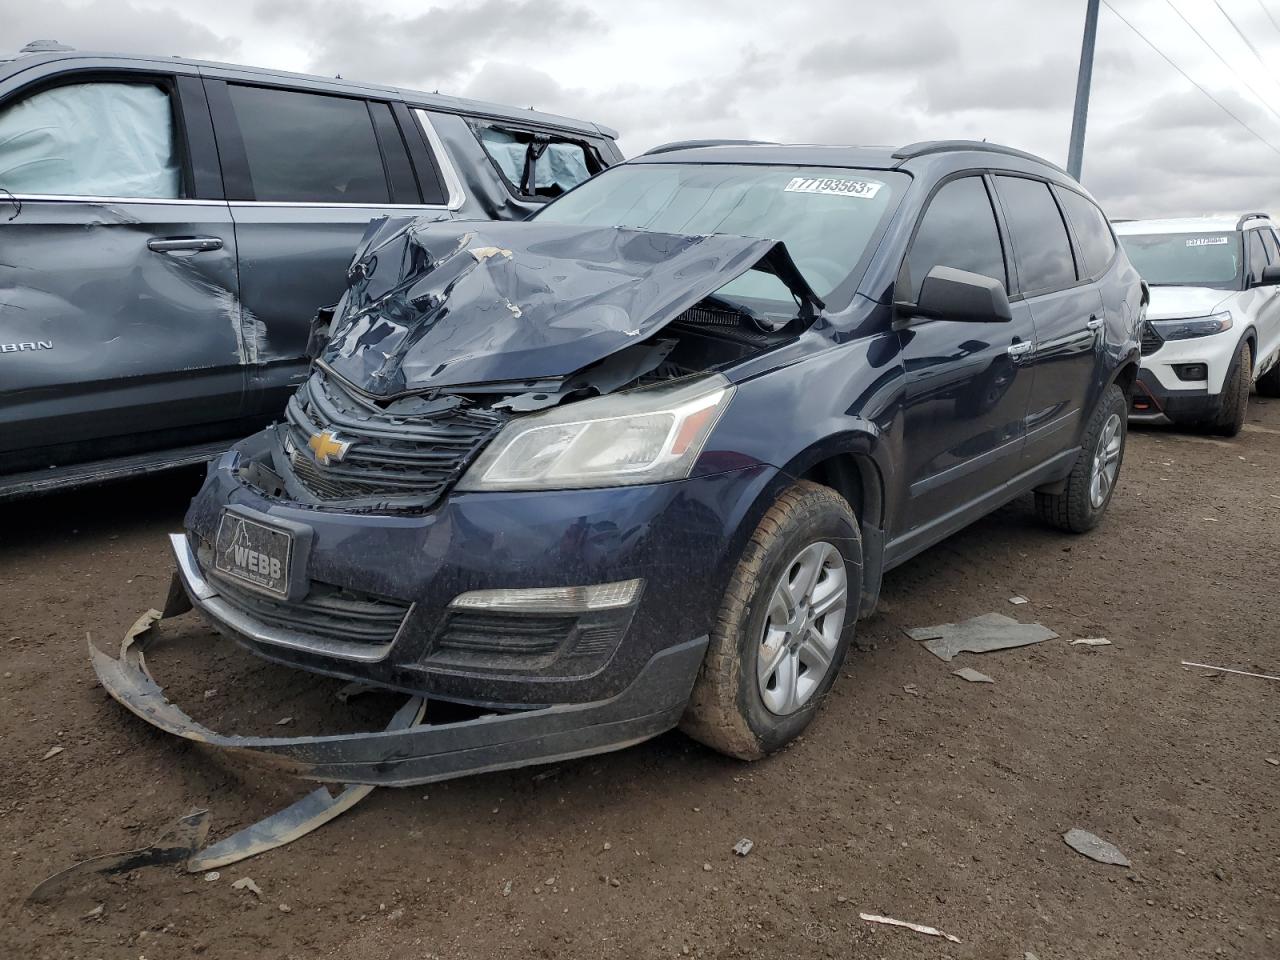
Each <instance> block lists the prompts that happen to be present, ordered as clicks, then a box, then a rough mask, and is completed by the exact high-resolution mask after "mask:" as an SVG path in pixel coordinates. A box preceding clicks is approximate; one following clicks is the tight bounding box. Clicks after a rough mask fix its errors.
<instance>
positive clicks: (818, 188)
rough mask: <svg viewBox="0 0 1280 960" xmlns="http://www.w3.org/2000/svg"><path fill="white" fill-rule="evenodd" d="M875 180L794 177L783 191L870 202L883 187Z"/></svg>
mask: <svg viewBox="0 0 1280 960" xmlns="http://www.w3.org/2000/svg"><path fill="white" fill-rule="evenodd" d="M883 186H884V184H883V183H877V182H876V181H875V180H846V179H844V178H843V177H792V178H791V182H790V183H788V184H787V185H786V187H784V188H783V189H784V190H785V192H787V193H825V194H828V195H829V196H835V197H858V198H860V199H862V200H870V199H871V198H872V197H874V196H875V195H876V194H877V193H879V192H880V188H881V187H883Z"/></svg>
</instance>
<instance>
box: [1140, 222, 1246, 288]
mask: <svg viewBox="0 0 1280 960" xmlns="http://www.w3.org/2000/svg"><path fill="white" fill-rule="evenodd" d="M1120 242H1121V243H1122V244H1123V245H1124V252H1125V253H1126V254H1128V256H1129V262H1130V263H1132V264H1133V266H1134V269H1135V270H1137V271H1138V273H1140V274H1141V275H1142V279H1143V280H1145V281H1147V283H1149V284H1151V285H1152V286H1153V287H1215V288H1217V289H1219V290H1235V289H1238V288H1239V286H1240V274H1241V260H1242V254H1241V243H1240V234H1239V233H1237V232H1235V231H1232V230H1225V231H1223V232H1222V233H1145V234H1144V233H1137V234H1128V235H1122V236H1121V237H1120Z"/></svg>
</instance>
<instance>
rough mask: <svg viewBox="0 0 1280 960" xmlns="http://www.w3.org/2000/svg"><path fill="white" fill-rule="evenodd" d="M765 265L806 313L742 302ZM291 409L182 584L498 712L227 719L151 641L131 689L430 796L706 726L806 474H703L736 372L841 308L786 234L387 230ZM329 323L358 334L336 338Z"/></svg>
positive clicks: (311, 641)
mask: <svg viewBox="0 0 1280 960" xmlns="http://www.w3.org/2000/svg"><path fill="white" fill-rule="evenodd" d="M749 271H759V272H761V273H764V274H769V275H770V276H771V278H772V279H771V280H770V282H771V283H780V284H781V285H783V287H785V289H786V290H787V291H789V292H790V296H791V297H792V298H793V302H792V303H791V304H790V305H789V306H788V308H787V309H786V310H784V311H783V313H781V314H779V313H778V312H777V305H776V304H775V306H774V307H773V308H771V309H770V310H762V309H760V308H759V307H757V306H753V305H752V304H751V303H750V302H748V301H746V300H744V299H741V298H735V297H728V296H724V295H722V294H721V293H719V292H718V291H721V289H722V288H723V287H725V285H726V284H728V283H730V282H731V281H733V280H735V279H736V278H738V277H740V276H742V275H744V274H747V273H748V272H749ZM349 281H350V285H349V288H348V291H347V293H346V294H345V295H344V296H343V298H342V300H341V301H340V302H339V303H338V304H337V306H336V307H335V308H334V310H333V312H332V315H331V316H325V315H323V314H322V316H321V317H320V319H319V322H318V325H317V330H316V335H315V336H314V337H313V343H314V345H315V349H316V353H317V360H316V365H315V369H314V371H313V373H312V376H311V377H310V379H309V380H308V382H307V383H306V384H305V385H304V386H303V387H302V388H301V389H300V390H299V391H298V393H297V394H296V395H295V396H294V397H293V398H292V399H291V400H290V402H289V405H288V409H287V415H286V419H285V421H284V422H283V423H280V424H277V425H275V426H273V427H271V428H269V429H268V430H266V431H264V432H262V433H260V434H257V435H255V436H254V437H251V438H248V439H247V440H245V441H243V442H241V443H240V444H237V445H236V447H234V448H233V449H232V450H231V451H229V452H228V453H227V454H226V455H224V456H223V457H222V458H221V459H220V460H219V461H217V462H216V463H215V464H213V465H211V468H210V473H209V477H208V479H207V481H206V483H205V486H204V488H203V489H202V490H201V492H200V494H199V495H198V496H197V498H196V499H195V501H194V502H193V503H192V506H191V510H190V511H189V513H188V516H187V528H188V529H187V532H186V533H185V534H182V535H175V536H174V537H173V538H172V546H173V550H174V553H175V558H176V560H177V566H178V573H177V574H176V576H175V592H174V594H173V596H172V597H171V600H170V603H169V605H168V608H167V610H166V613H168V614H176V613H178V612H180V611H181V610H183V609H185V608H189V606H190V605H193V606H194V607H195V609H196V610H197V611H198V612H199V613H200V614H201V615H202V616H204V617H205V619H207V620H208V621H209V622H210V623H211V624H212V625H213V626H214V627H215V628H216V629H217V630H218V631H220V632H221V633H223V634H224V635H226V636H228V637H230V638H231V639H233V640H235V641H236V642H237V643H239V644H241V645H242V646H244V647H246V648H248V649H249V650H251V651H252V652H254V653H256V654H258V655H260V656H262V657H264V658H266V659H269V660H272V661H274V662H277V663H282V664H286V665H289V666H293V667H297V668H300V669H304V670H309V671H312V672H316V673H321V674H327V675H330V676H334V677H339V678H343V679H347V680H352V681H356V682H360V683H367V684H372V685H375V686H378V687H382V688H386V689H391V690H398V691H401V692H404V693H406V694H409V695H410V696H412V697H421V698H428V699H432V698H435V699H442V700H447V701H454V702H459V703H464V704H470V705H473V706H477V707H480V708H481V709H484V710H489V711H491V712H490V713H489V714H488V715H485V716H481V717H480V718H478V719H474V720H469V721H464V722H456V723H450V724H440V725H435V724H429V723H418V722H414V723H410V724H407V725H404V724H401V725H400V726H398V727H395V726H394V725H393V729H388V730H386V731H381V732H378V733H370V734H360V735H348V736H336V737H320V738H267V739H263V738H244V737H236V736H224V735H220V734H216V733H214V732H213V731H209V730H207V729H205V728H203V727H200V726H199V725H198V724H196V723H195V722H194V721H193V720H191V719H190V718H189V717H187V716H186V715H185V714H184V713H183V712H182V711H181V710H180V709H179V708H178V707H176V706H175V705H173V704H170V703H169V702H168V701H167V700H166V699H165V698H164V696H163V694H162V692H161V690H160V688H159V686H157V685H156V684H155V682H154V681H153V680H152V679H151V678H150V676H149V675H148V674H147V671H146V668H145V662H144V661H143V659H142V657H141V653H140V650H141V648H140V647H137V646H136V645H134V646H130V644H129V643H127V644H126V648H125V649H124V650H122V653H121V656H120V657H118V658H116V657H111V656H109V655H107V654H104V653H102V652H100V651H95V652H94V654H93V661H94V667H95V669H96V670H97V673H98V676H99V678H100V679H101V681H102V682H103V684H104V686H106V687H107V689H108V690H109V691H110V693H111V695H112V696H113V697H115V698H116V699H117V700H119V701H120V702H121V703H123V704H124V705H125V706H127V707H128V708H129V709H130V710H132V711H133V712H134V713H135V714H137V715H138V716H140V717H142V718H143V719H145V720H147V721H148V722H150V723H152V724H153V725H155V726H157V727H160V728H161V729H164V730H166V731H168V732H170V733H173V734H175V735H178V736H181V737H184V738H186V739H190V740H196V741H198V742H200V743H203V744H205V745H207V746H211V747H217V748H220V749H223V750H227V751H230V752H232V753H235V754H240V755H243V756H246V757H251V758H253V759H257V760H264V759H265V760H266V761H267V762H269V763H271V764H272V765H273V766H276V767H278V768H281V769H284V770H287V771H289V772H291V773H294V774H295V775H297V776H300V777H303V778H306V779H312V780H319V781H325V782H334V783H346V784H383V785H404V784H411V783H425V782H429V781H432V780H439V779H445V778H448V777H454V776H462V775H465V774H468V773H474V772H479V771H484V770H495V769H503V768H508V767H514V766H522V765H526V764H535V763H545V762H550V761H554V760H559V759H563V758H566V757H573V756H581V755H584V754H589V753H595V752H600V751H604V750H611V749H617V748H619V747H622V746H625V745H628V744H631V743H635V742H638V741H640V740H643V739H646V738H648V737H652V736H654V735H656V734H659V733H662V732H663V731H665V730H669V729H671V728H672V727H674V726H675V725H676V724H677V723H678V722H679V720H680V717H681V715H682V713H683V710H684V707H685V705H686V702H687V700H688V697H689V694H690V690H691V688H692V685H693V681H694V678H695V676H696V674H697V671H698V668H699V665H700V664H701V661H702V657H703V653H704V651H705V648H706V643H707V635H708V634H709V632H710V629H711V627H712V623H711V617H712V616H713V614H714V610H713V609H711V607H712V606H713V605H710V604H708V602H707V598H708V597H712V596H716V595H718V593H719V592H720V591H721V590H722V587H723V578H724V576H725V571H726V570H727V569H728V565H729V563H730V561H731V560H732V559H733V558H734V557H735V556H736V553H737V550H738V549H740V546H739V545H738V544H737V543H736V541H735V537H736V536H737V534H736V530H737V528H738V526H739V525H740V522H739V521H740V517H741V516H742V515H743V514H744V513H745V512H746V511H748V510H749V509H751V505H752V504H754V503H756V501H757V500H758V499H759V496H760V493H761V491H762V490H763V489H764V488H766V487H767V486H768V485H769V484H770V483H771V482H773V478H774V476H775V475H776V470H775V469H774V468H772V467H770V466H769V465H767V464H763V463H759V462H754V461H749V460H744V458H741V457H734V456H730V455H727V454H726V455H725V456H723V457H721V458H720V459H719V460H717V461H716V462H715V463H714V464H712V465H710V466H706V467H704V468H703V469H702V470H696V469H695V466H696V464H697V463H698V462H699V458H700V457H701V455H702V453H703V452H704V447H705V444H706V442H707V440H708V437H709V435H710V433H711V431H712V430H713V428H714V427H715V425H716V423H717V421H718V419H719V418H720V416H721V415H722V414H723V412H724V410H725V409H726V407H727V406H728V404H729V403H730V401H731V399H732V397H733V394H734V389H735V388H734V385H733V383H732V382H731V379H730V378H729V377H726V376H725V375H724V373H723V371H725V370H727V369H728V368H730V367H732V366H733V365H734V364H735V363H738V362H740V361H742V360H744V359H746V358H749V357H753V356H756V355H758V354H760V353H762V352H763V351H767V350H771V349H773V348H775V347H778V346H781V345H782V344H785V343H788V342H792V341H794V340H795V339H796V337H797V336H798V335H799V334H801V333H802V332H803V331H804V330H805V329H806V328H807V326H808V325H809V324H811V323H812V322H813V321H814V320H815V319H816V318H817V317H818V316H819V312H820V311H821V310H822V309H823V304H822V302H821V300H819V299H818V297H817V296H816V295H815V294H814V293H813V291H812V290H811V289H810V288H809V286H808V285H807V284H806V283H805V281H804V279H803V278H802V277H801V276H800V274H799V272H798V271H797V270H796V267H795V265H794V263H793V262H792V261H791V258H790V256H789V255H788V254H787V251H786V249H785V247H784V246H782V245H781V244H779V243H776V242H773V241H769V240H759V239H752V238H746V237H736V236H718V235H717V236H704V237H693V236H676V235H671V234H661V233H648V232H644V231H636V230H624V229H614V228H582V227H571V226H560V225H542V224H538V223H536V222H534V223H483V224H480V223H475V224H457V223H431V224H425V223H420V222H417V221H409V222H393V221H378V222H375V223H374V224H372V225H371V228H370V230H369V231H368V232H367V234H366V236H365V239H364V241H363V242H362V244H361V247H360V248H359V250H358V252H357V254H356V256H355V258H354V260H353V262H352V266H351V268H350V273H349ZM324 325H327V327H328V329H327V330H325V329H323V327H324Z"/></svg>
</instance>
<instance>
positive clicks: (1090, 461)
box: [1036, 384, 1129, 533]
mask: <svg viewBox="0 0 1280 960" xmlns="http://www.w3.org/2000/svg"><path fill="white" fill-rule="evenodd" d="M1128 432H1129V423H1128V403H1127V402H1126V401H1125V397H1124V391H1122V390H1121V389H1120V387H1118V386H1117V385H1115V384H1112V385H1111V386H1109V387H1107V392H1106V393H1104V394H1103V395H1102V401H1101V402H1100V403H1099V404H1098V406H1097V408H1096V409H1095V410H1094V411H1093V416H1092V417H1090V418H1089V425H1088V427H1087V428H1086V429H1085V433H1084V442H1083V443H1082V444H1081V445H1080V455H1079V456H1078V457H1077V458H1076V463H1075V466H1074V467H1072V468H1071V474H1070V476H1068V477H1067V483H1066V487H1065V489H1064V490H1063V491H1062V492H1061V493H1039V492H1037V493H1036V511H1037V512H1038V513H1039V514H1040V517H1041V519H1043V520H1045V521H1046V522H1048V523H1051V524H1053V526H1055V527H1058V528H1059V529H1061V530H1068V531H1070V532H1071V533H1084V532H1085V531H1086V530H1092V529H1093V528H1094V527H1096V526H1097V525H1098V521H1099V520H1101V519H1102V515H1103V513H1105V512H1106V509H1107V504H1109V503H1110V502H1111V495H1112V494H1113V493H1115V489H1116V480H1117V479H1118V478H1119V476H1120V464H1121V463H1122V462H1123V461H1124V445H1125V440H1126V439H1127V438H1128Z"/></svg>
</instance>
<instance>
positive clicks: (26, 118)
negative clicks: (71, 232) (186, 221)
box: [0, 83, 183, 200]
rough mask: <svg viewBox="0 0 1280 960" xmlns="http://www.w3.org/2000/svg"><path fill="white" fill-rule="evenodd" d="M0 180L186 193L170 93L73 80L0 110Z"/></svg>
mask: <svg viewBox="0 0 1280 960" xmlns="http://www.w3.org/2000/svg"><path fill="white" fill-rule="evenodd" d="M0 187H3V188H4V189H6V190H8V191H9V192H10V193H14V194H18V195H23V194H52V195H56V196H71V197H125V198H127V197H139V198H147V199H160V200H167V199H173V198H177V197H181V196H182V193H183V190H182V168H181V165H180V163H179V161H178V156H177V150H176V147H175V137H174V124H173V109H172V107H171V106H170V103H169V94H168V93H167V92H166V91H165V90H164V89H163V88H161V87H159V86H156V85H155V84H150V83H73V84H67V85H66V86H60V87H54V88H52V89H49V90H43V91H41V92H39V93H34V94H32V95H31V96H29V97H27V98H25V99H23V100H20V101H18V102H17V103H14V104H12V105H10V106H7V107H5V108H3V109H2V110H0Z"/></svg>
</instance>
